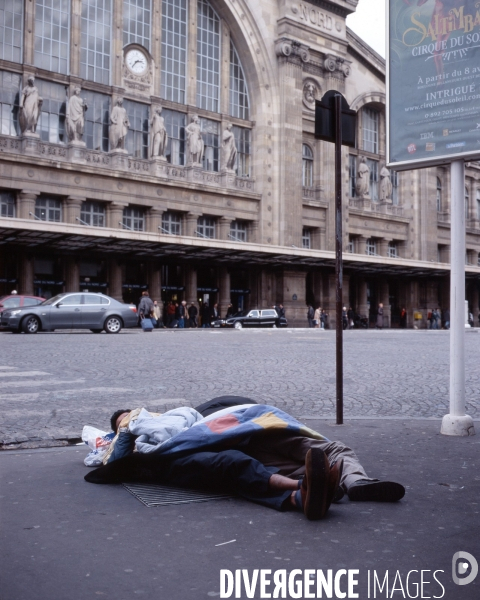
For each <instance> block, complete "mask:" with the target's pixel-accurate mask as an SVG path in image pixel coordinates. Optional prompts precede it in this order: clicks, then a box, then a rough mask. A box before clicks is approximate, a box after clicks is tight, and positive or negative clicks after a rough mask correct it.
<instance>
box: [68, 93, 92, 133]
mask: <svg viewBox="0 0 480 600" xmlns="http://www.w3.org/2000/svg"><path fill="white" fill-rule="evenodd" d="M81 91H82V90H81V88H79V87H76V88H75V90H74V92H73V96H71V97H70V98H69V100H68V103H67V114H66V115H65V127H66V130H67V135H68V139H69V140H70V141H71V142H81V141H82V139H83V131H84V129H85V112H86V111H87V109H88V106H87V103H86V102H85V100H84V99H83V98H80V92H81Z"/></svg>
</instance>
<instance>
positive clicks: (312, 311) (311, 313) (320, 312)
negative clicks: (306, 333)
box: [307, 304, 328, 329]
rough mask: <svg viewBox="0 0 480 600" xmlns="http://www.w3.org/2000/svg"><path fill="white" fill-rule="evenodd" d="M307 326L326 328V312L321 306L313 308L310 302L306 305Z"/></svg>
mask: <svg viewBox="0 0 480 600" xmlns="http://www.w3.org/2000/svg"><path fill="white" fill-rule="evenodd" d="M307 320H308V326H309V327H311V328H315V329H326V327H327V321H328V314H327V312H326V311H325V309H323V308H322V307H321V306H317V307H316V308H313V306H312V305H311V304H309V305H308V307H307Z"/></svg>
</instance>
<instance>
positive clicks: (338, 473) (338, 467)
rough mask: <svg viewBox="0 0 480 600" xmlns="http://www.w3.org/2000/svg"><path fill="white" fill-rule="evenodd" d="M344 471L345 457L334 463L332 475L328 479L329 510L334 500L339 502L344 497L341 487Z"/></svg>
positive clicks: (331, 470) (331, 468)
mask: <svg viewBox="0 0 480 600" xmlns="http://www.w3.org/2000/svg"><path fill="white" fill-rule="evenodd" d="M342 473H343V458H340V459H339V460H337V462H336V463H335V464H334V465H333V467H330V477H329V480H328V498H327V502H328V506H327V510H328V507H329V506H330V504H331V503H332V502H334V501H335V500H336V501H337V502H338V501H339V500H341V499H342V498H343V490H342V489H341V488H340V487H339V486H340V481H341V479H342Z"/></svg>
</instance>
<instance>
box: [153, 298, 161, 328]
mask: <svg viewBox="0 0 480 600" xmlns="http://www.w3.org/2000/svg"><path fill="white" fill-rule="evenodd" d="M153 317H154V319H155V323H154V325H155V327H156V328H157V329H158V328H159V327H163V322H162V311H161V310H160V306H159V305H158V302H157V301H156V300H154V301H153Z"/></svg>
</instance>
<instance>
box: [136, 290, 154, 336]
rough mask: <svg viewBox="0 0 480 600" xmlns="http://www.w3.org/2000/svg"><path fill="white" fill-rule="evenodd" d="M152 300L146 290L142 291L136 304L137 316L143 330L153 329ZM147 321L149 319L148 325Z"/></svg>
mask: <svg viewBox="0 0 480 600" xmlns="http://www.w3.org/2000/svg"><path fill="white" fill-rule="evenodd" d="M152 315H153V301H152V299H151V298H150V296H149V294H148V292H147V291H145V292H142V297H141V299H140V303H139V305H138V316H139V319H140V324H141V327H142V329H143V330H144V331H152V329H153V321H152ZM148 321H150V324H151V326H150V327H149V326H148Z"/></svg>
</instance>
